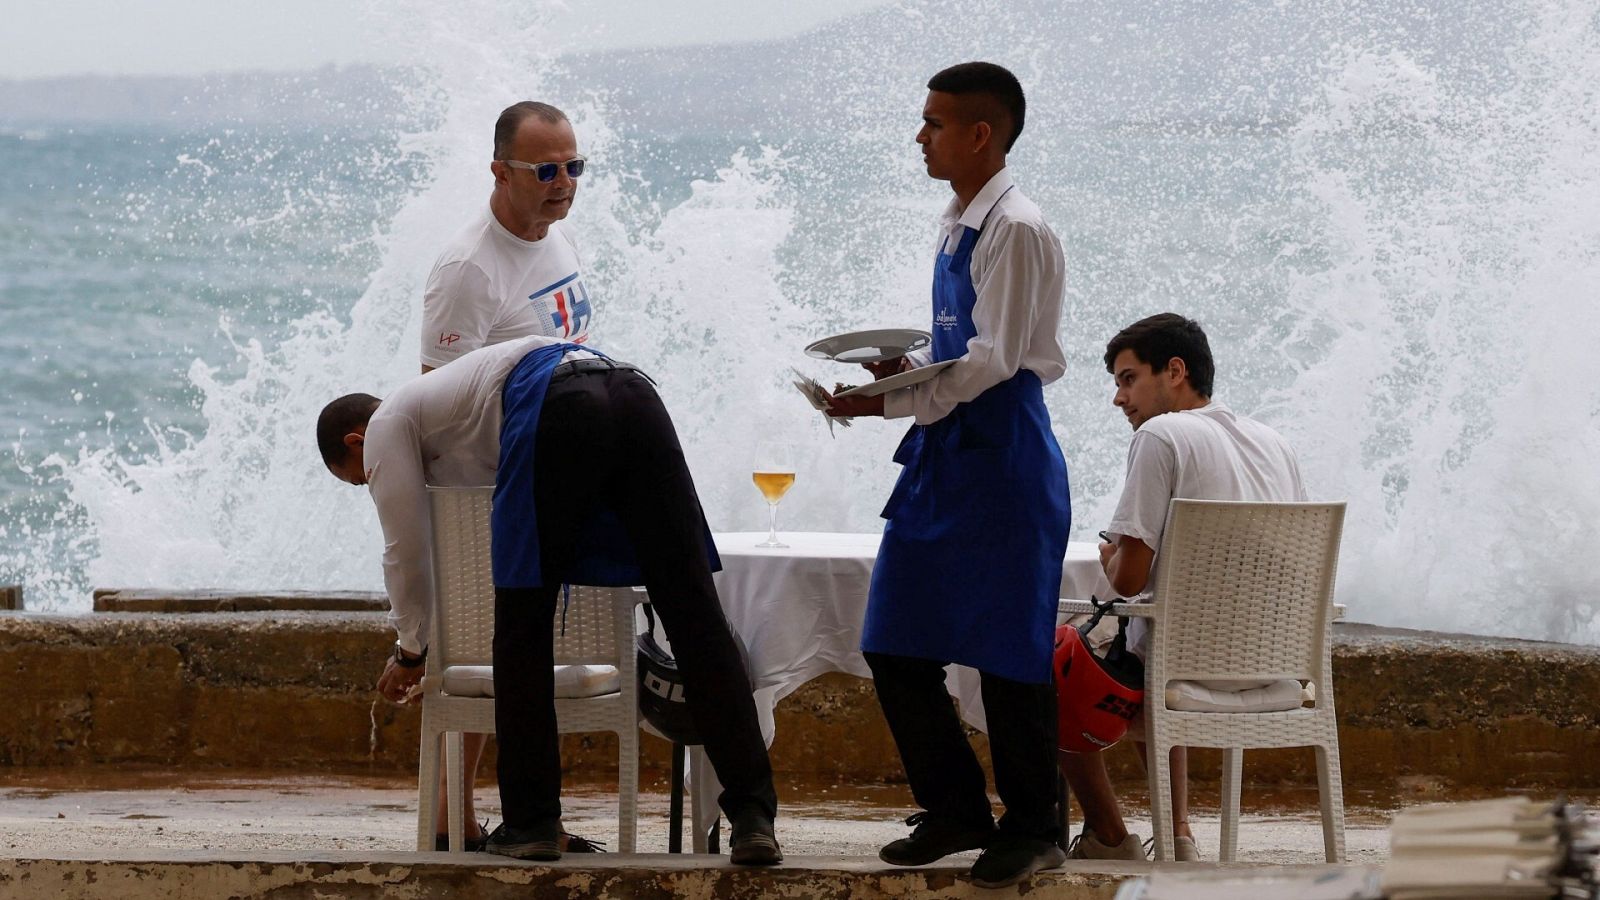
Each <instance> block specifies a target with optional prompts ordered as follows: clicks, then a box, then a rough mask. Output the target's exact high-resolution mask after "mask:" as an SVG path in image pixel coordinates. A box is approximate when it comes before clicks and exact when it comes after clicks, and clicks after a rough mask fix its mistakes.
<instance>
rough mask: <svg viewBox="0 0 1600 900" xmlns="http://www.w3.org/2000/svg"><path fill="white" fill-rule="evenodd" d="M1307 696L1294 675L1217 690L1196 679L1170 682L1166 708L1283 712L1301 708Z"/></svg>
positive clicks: (1233, 711) (1196, 710)
mask: <svg viewBox="0 0 1600 900" xmlns="http://www.w3.org/2000/svg"><path fill="white" fill-rule="evenodd" d="M1306 699H1307V697H1306V694H1305V689H1304V688H1302V687H1301V686H1300V682H1298V681H1295V680H1294V679H1292V678H1288V679H1285V680H1283V681H1274V682H1271V683H1269V684H1267V685H1265V686H1264V687H1254V688H1249V689H1247V690H1242V691H1228V690H1218V689H1217V688H1215V687H1207V686H1206V685H1204V684H1200V683H1199V682H1195V681H1173V682H1169V683H1168V684H1167V709H1176V710H1180V711H1182V712H1225V713H1250V712H1282V711H1283V710H1286V709H1298V708H1299V707H1300V706H1301V705H1302V704H1303V703H1304V702H1305V701H1306Z"/></svg>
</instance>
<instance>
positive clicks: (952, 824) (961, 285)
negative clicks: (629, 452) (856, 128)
mask: <svg viewBox="0 0 1600 900" xmlns="http://www.w3.org/2000/svg"><path fill="white" fill-rule="evenodd" d="M1024 111H1025V105H1024V101H1023V95H1022V86H1021V85H1020V84H1018V82H1017V79H1016V77H1015V76H1013V75H1012V74H1011V73H1010V72H1008V71H1007V70H1005V69H1004V68H1001V67H1000V66H997V65H994V64H991V63H982V62H972V63H963V64H961V65H957V66H952V67H950V68H948V69H945V70H944V71H942V72H940V73H939V74H937V75H935V76H933V78H932V79H931V80H930V81H929V82H928V99H927V103H926V105H925V106H924V107H923V115H922V118H923V125H922V129H921V131H919V132H918V134H917V143H918V144H920V145H921V146H922V155H923V159H924V160H925V161H926V163H927V167H928V175H929V176H930V177H932V178H936V179H939V180H941V181H948V182H950V187H951V188H952V189H953V191H954V192H955V198H954V199H953V200H952V201H951V202H950V205H949V206H948V207H947V208H946V210H945V213H944V216H943V218H942V220H941V222H940V229H939V234H938V244H937V247H938V255H937V258H936V261H935V263H934V272H933V344H932V347H931V348H929V349H928V350H925V351H920V352H919V353H917V354H913V355H912V356H909V357H905V358H902V359H899V360H893V361H890V362H889V363H885V364H879V365H878V366H877V367H872V366H869V368H873V374H874V376H876V377H878V378H882V377H885V376H887V375H889V374H893V373H894V372H896V371H902V370H904V369H906V368H911V367H915V366H918V365H927V364H929V363H932V362H942V361H944V360H951V359H953V360H956V363H955V364H954V365H951V366H949V367H948V368H946V369H944V370H943V371H941V372H940V373H939V374H938V375H936V376H934V377H933V378H932V379H930V380H928V381H924V382H922V383H920V384H917V385H915V386H913V387H909V388H903V389H900V390H896V391H891V392H889V393H887V394H884V395H882V396H880V397H877V398H861V397H849V398H843V399H835V400H834V401H833V405H832V407H831V408H830V413H831V414H833V415H837V416H866V415H882V416H885V417H887V418H900V417H906V416H913V417H915V420H916V424H914V425H913V426H912V427H911V429H910V431H909V432H908V433H907V434H906V436H905V439H904V440H903V441H902V442H901V444H900V447H899V449H898V450H897V451H896V453H895V461H896V462H898V463H900V464H901V465H902V466H903V469H902V470H901V473H900V477H899V480H898V481H897V482H896V484H895V486H894V491H893V493H892V494H891V495H890V497H889V502H888V504H887V505H886V506H885V507H884V510H883V517H884V518H885V519H887V520H888V524H887V525H886V526H885V527H884V532H883V543H882V546H881V547H880V549H879V551H878V559H877V564H876V566H875V567H874V569H873V573H872V588H871V592H870V595H869V598H868V603H867V617H866V626H865V630H864V633H863V636H862V640H861V649H862V651H863V652H864V654H865V656H866V659H867V663H868V664H869V665H870V666H871V668H872V674H873V682H874V685H875V687H876V689H877V693H878V700H879V702H880V704H881V705H882V707H883V713H884V717H885V718H886V719H888V722H889V728H890V731H891V732H892V733H893V734H894V739H895V744H896V745H897V747H898V748H899V750H900V758H901V760H902V761H903V762H904V764H905V768H906V778H907V780H908V781H909V782H910V785H911V791H912V794H913V796H914V797H915V799H916V801H917V804H918V805H919V806H921V807H922V811H921V812H918V813H917V814H916V815H914V816H912V817H911V818H910V819H909V820H907V824H908V825H913V826H915V829H914V830H913V831H912V832H911V834H910V835H909V836H908V837H905V838H901V839H900V840H896V841H894V842H892V843H890V844H888V845H886V846H885V847H884V848H883V849H882V850H881V851H880V852H879V856H880V857H881V858H882V859H883V860H884V861H885V862H888V863H891V864H894V865H906V866H916V865H925V864H927V863H930V862H933V861H934V860H937V859H939V858H941V857H943V856H945V855H947V854H950V853H955V852H959V851H963V850H971V849H978V848H982V849H983V854H982V855H981V856H980V857H979V858H978V860H977V862H976V863H975V864H974V865H973V867H972V877H973V881H974V882H975V883H977V884H979V885H983V886H988V887H1001V886H1004V885H1008V884H1014V883H1016V882H1018V881H1021V880H1023V879H1025V878H1027V877H1029V876H1030V875H1032V874H1033V873H1034V872H1036V871H1038V870H1040V869H1046V868H1052V867H1054V866H1057V865H1060V864H1061V863H1062V862H1063V861H1064V855H1063V854H1062V852H1061V850H1060V848H1059V847H1058V846H1057V845H1056V842H1057V839H1058V837H1059V826H1058V825H1057V818H1056V800H1055V798H1056V775H1055V746H1056V724H1055V689H1054V686H1053V684H1052V681H1051V673H1050V660H1051V652H1052V649H1053V645H1052V639H1053V634H1054V625H1055V610H1056V600H1057V596H1058V594H1059V592H1060V584H1061V564H1062V560H1063V558H1064V557H1065V555H1066V548H1067V531H1068V528H1069V526H1070V524H1071V505H1070V501H1069V499H1068V493H1067V467H1066V462H1065V461H1064V460H1063V459H1062V456H1061V448H1060V446H1059V445H1057V443H1056V439H1055V436H1054V435H1053V434H1052V433H1051V431H1050V414H1049V412H1048V411H1047V410H1046V409H1045V405H1044V398H1043V392H1042V389H1043V386H1044V385H1045V384H1048V383H1049V382H1052V381H1055V380H1056V379H1057V378H1059V377H1060V376H1061V374H1062V373H1063V372H1064V371H1065V370H1066V359H1065V356H1064V355H1063V353H1062V350H1061V344H1060V341H1059V340H1058V338H1057V328H1058V326H1059V324H1060V320H1061V301H1062V293H1063V289H1064V284H1065V272H1064V270H1065V263H1064V261H1063V258H1062V253H1061V244H1060V242H1059V241H1057V240H1056V236H1055V234H1054V233H1052V232H1051V230H1050V228H1049V226H1048V225H1046V224H1045V221H1044V217H1043V216H1042V215H1041V214H1040V212H1039V208H1038V207H1037V206H1035V205H1034V204H1033V203H1032V202H1031V201H1029V200H1028V199H1027V198H1026V197H1025V196H1023V194H1022V192H1021V191H1020V190H1019V189H1018V188H1017V187H1016V186H1015V185H1014V184H1013V183H1012V180H1011V173H1010V172H1009V171H1008V170H1007V168H1006V153H1007V152H1008V151H1009V150H1010V149H1011V146H1012V144H1013V143H1014V142H1015V141H1016V139H1017V135H1018V134H1019V133H1020V132H1021V131H1022V124H1023V117H1024ZM951 663H957V664H960V665H965V666H971V667H972V668H975V669H977V670H978V671H979V672H980V673H981V674H982V685H983V705H984V710H985V713H986V716H987V719H988V725H989V746H990V749H991V753H992V756H993V762H994V773H995V788H996V790H997V792H998V793H999V795H1000V799H1001V801H1002V802H1003V803H1004V804H1005V814H1004V815H1003V816H1002V817H1001V818H1000V821H999V827H998V828H996V826H995V823H994V819H993V816H992V814H991V812H990V808H989V799H988V794H987V792H986V790H985V779H984V774H983V769H982V768H981V767H980V766H979V764H978V759H977V756H976V755H975V754H974V753H973V750H972V747H971V745H970V744H969V743H968V742H967V739H966V736H965V733H964V732H963V730H962V727H961V721H960V719H959V718H958V716H957V714H956V710H955V707H954V704H953V703H952V701H951V699H950V696H949V694H948V692H947V691H946V688H945V667H946V666H947V665H949V664H951Z"/></svg>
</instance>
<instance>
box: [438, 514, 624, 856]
mask: <svg viewBox="0 0 1600 900" xmlns="http://www.w3.org/2000/svg"><path fill="white" fill-rule="evenodd" d="M493 494H494V489H493V488H487V487H485V488H440V487H430V488H428V498H429V502H430V505H431V508H432V521H433V579H434V585H435V598H436V600H435V603H436V608H435V610H434V616H433V639H432V642H431V643H430V644H429V649H428V662H427V672H426V674H425V675H424V677H423V679H422V686H421V689H422V749H421V765H420V767H419V768H420V771H419V772H418V776H417V791H418V795H419V800H418V804H417V849H418V850H432V849H433V844H434V830H433V829H434V817H435V815H436V814H437V813H436V810H437V804H438V799H439V798H438V792H439V791H438V785H439V739H440V737H441V736H443V738H444V744H445V754H444V755H445V761H444V764H445V766H446V772H447V773H448V775H447V777H448V778H449V784H448V785H447V788H446V797H445V802H446V803H447V804H448V807H447V809H448V819H449V829H450V849H451V850H453V851H459V850H461V849H462V847H463V846H464V841H463V837H464V823H463V822H462V820H461V797H462V796H463V794H462V791H463V785H462V773H461V734H462V733H463V732H478V733H482V734H493V733H494V730H495V727H494V689H493V681H492V672H493V670H492V668H491V666H492V663H493V659H494V579H493V575H492V572H491V568H490V561H489V509H490V501H491V498H492V496H493ZM644 596H645V595H644V594H643V593H642V592H640V591H636V590H634V589H633V588H596V587H579V586H576V585H574V586H573V587H572V588H571V595H570V602H569V603H568V605H567V608H566V612H565V615H564V616H563V615H562V613H561V611H560V609H559V608H558V610H557V615H556V621H555V626H554V629H553V637H552V640H553V642H554V647H555V662H556V665H557V666H558V667H569V668H568V671H567V672H565V673H564V672H562V670H561V669H560V668H558V670H557V689H556V721H557V723H558V725H557V730H559V731H560V732H561V733H563V734H566V733H571V732H586V731H614V732H616V734H617V743H618V754H617V757H618V758H617V795H618V796H617V849H618V850H619V851H620V852H622V853H632V852H633V851H634V836H635V831H636V828H637V822H638V805H639V725H638V716H639V712H638V710H639V700H638V678H637V675H636V673H635V667H636V661H635V657H634V635H633V628H634V622H633V611H634V607H635V606H637V605H638V603H639V602H640V601H641V600H642V599H643V598H644ZM563 619H564V624H565V628H564V629H563ZM579 666H590V667H591V668H590V669H589V670H588V672H587V673H584V674H589V675H593V674H596V672H595V670H594V668H592V667H594V666H607V667H610V668H611V669H612V670H613V671H614V675H615V677H614V679H613V678H605V679H603V680H604V681H606V682H608V684H605V685H603V686H601V687H599V688H598V690H600V691H602V692H601V693H599V694H598V695H597V696H588V694H590V693H593V692H594V691H595V690H596V688H595V687H594V685H593V684H592V682H593V681H594V680H595V679H593V678H567V677H562V676H563V675H565V674H569V673H575V672H577V671H578V670H574V669H572V668H570V667H579ZM607 674H609V673H607ZM584 682H589V683H590V684H589V690H583V689H582V687H583V683H584ZM575 695H576V696H575Z"/></svg>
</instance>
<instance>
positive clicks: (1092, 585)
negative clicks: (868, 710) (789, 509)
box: [689, 532, 1111, 853]
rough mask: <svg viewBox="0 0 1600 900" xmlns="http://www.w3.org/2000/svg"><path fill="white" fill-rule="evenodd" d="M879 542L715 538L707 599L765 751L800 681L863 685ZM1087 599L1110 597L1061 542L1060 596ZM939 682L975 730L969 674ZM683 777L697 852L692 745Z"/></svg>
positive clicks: (701, 830) (702, 790)
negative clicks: (719, 615)
mask: <svg viewBox="0 0 1600 900" xmlns="http://www.w3.org/2000/svg"><path fill="white" fill-rule="evenodd" d="M881 538H882V535H881V534H838V533H820V532H787V533H784V534H782V535H780V540H782V541H783V542H784V543H786V544H788V545H789V547H788V548H786V549H766V548H760V547H757V546H755V545H756V544H759V543H761V542H762V541H764V540H766V533H765V532H735V533H727V534H718V535H715V539H716V543H717V551H718V553H719V554H721V556H722V571H721V572H718V573H717V575H716V584H717V593H718V595H719V596H720V597H721V599H722V607H723V610H724V611H725V613H726V614H727V617H728V624H729V625H731V626H732V628H733V633H734V635H735V636H736V637H737V638H738V639H739V640H740V642H741V643H742V644H743V646H744V649H745V652H746V654H747V655H748V663H749V671H750V684H751V688H752V689H753V691H754V693H755V700H756V715H757V716H758V718H759V720H760V723H761V736H762V737H763V738H765V739H766V742H767V744H768V746H771V744H772V738H773V734H774V727H773V718H772V711H773V709H774V708H775V707H776V706H777V705H778V701H780V700H782V699H783V698H784V697H787V696H789V695H790V694H792V693H794V691H795V690H796V689H798V688H799V687H800V686H801V685H803V684H805V683H806V682H807V681H810V680H811V679H813V678H816V677H817V676H819V675H823V674H826V673H828V672H846V673H849V674H851V675H857V676H860V677H862V678H870V677H872V673H871V671H870V670H869V669H868V668H867V663H866V660H865V659H863V658H862V656H861V626H862V622H863V620H864V619H865V617H866V609H867V588H868V586H869V585H870V584H871V581H872V565H873V562H874V561H875V560H876V559H877V555H878V543H879V541H880V539H881ZM1091 595H1092V596H1097V597H1100V598H1102V599H1103V598H1107V597H1110V596H1111V586H1110V584H1109V583H1108V582H1107V581H1106V578H1105V573H1104V572H1102V571H1101V569H1100V558H1099V553H1098V551H1097V550H1096V547H1095V545H1094V544H1090V543H1072V544H1068V545H1067V557H1066V560H1065V564H1064V566H1063V568H1062V573H1061V593H1060V596H1062V597H1071V598H1081V599H1088V598H1089V597H1090V596H1091ZM948 684H949V686H950V693H951V694H952V695H953V696H955V697H956V698H957V699H958V700H959V701H960V702H961V716H962V718H963V719H964V720H965V721H966V722H967V723H969V724H971V725H972V726H973V727H975V728H978V729H980V730H983V729H985V726H986V722H985V721H984V718H983V703H982V701H981V699H980V697H979V678H978V673H977V672H976V671H974V670H972V669H969V668H967V667H965V666H953V667H952V668H951V673H950V678H949V680H948ZM689 771H690V783H691V788H690V792H691V794H692V796H693V803H694V851H695V852H696V853H703V852H705V842H706V833H707V832H708V831H709V829H710V826H711V822H712V821H714V819H715V816H716V812H715V810H716V797H717V794H718V793H720V792H721V786H720V785H718V784H717V782H716V778H715V773H713V772H711V768H710V765H709V764H708V763H707V762H706V760H705V756H704V753H703V752H702V751H701V750H700V748H698V747H697V748H694V749H693V750H692V751H691V754H690V769H689Z"/></svg>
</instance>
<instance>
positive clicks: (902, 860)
mask: <svg viewBox="0 0 1600 900" xmlns="http://www.w3.org/2000/svg"><path fill="white" fill-rule="evenodd" d="M906 824H907V825H910V826H912V829H913V830H912V832H911V835H910V836H909V837H903V838H901V839H899V840H897V841H890V842H889V843H887V844H884V845H883V849H882V850H879V851H878V858H879V859H881V860H883V861H884V862H886V863H888V864H889V865H891V866H925V865H927V864H928V863H931V862H937V861H938V860H941V859H944V858H945V857H946V856H949V855H950V854H952V853H960V852H961V851H963V850H982V849H983V848H985V847H987V846H989V841H990V839H991V838H993V837H994V826H993V825H983V826H977V825H968V824H965V823H962V822H957V821H954V820H952V819H949V818H944V817H940V816H935V815H934V814H932V813H930V812H927V811H923V812H919V813H915V814H913V815H912V816H911V818H909V819H906Z"/></svg>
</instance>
